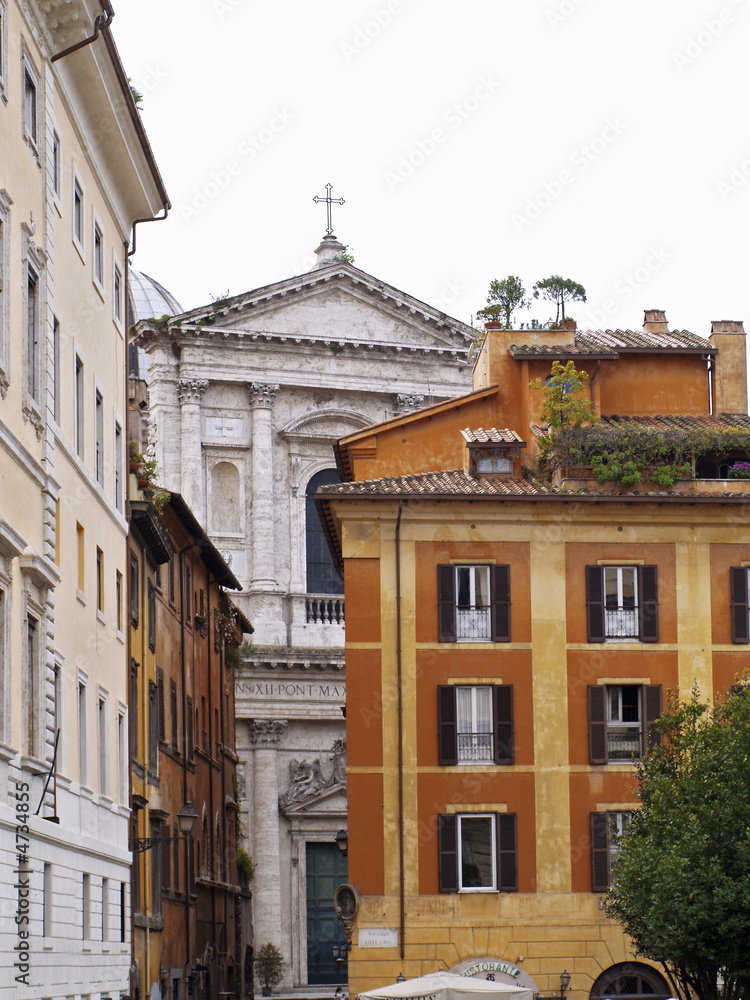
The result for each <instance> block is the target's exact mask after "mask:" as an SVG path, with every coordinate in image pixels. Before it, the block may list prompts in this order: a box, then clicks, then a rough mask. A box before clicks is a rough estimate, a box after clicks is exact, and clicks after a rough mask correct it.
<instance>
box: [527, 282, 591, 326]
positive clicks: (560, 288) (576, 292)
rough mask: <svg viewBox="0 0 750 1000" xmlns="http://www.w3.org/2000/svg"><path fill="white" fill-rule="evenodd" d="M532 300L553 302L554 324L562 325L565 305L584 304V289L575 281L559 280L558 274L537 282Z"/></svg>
mask: <svg viewBox="0 0 750 1000" xmlns="http://www.w3.org/2000/svg"><path fill="white" fill-rule="evenodd" d="M534 298H535V299H538V298H543V299H547V300H548V301H549V302H554V303H555V308H556V310H557V312H556V313H555V323H564V322H565V303H566V302H585V301H586V289H585V288H584V287H583V285H579V284H578V282H577V281H573V279H572V278H561V277H560V275H559V274H553V275H552V276H551V277H549V278H544V279H542V281H537V283H536V284H535V285H534Z"/></svg>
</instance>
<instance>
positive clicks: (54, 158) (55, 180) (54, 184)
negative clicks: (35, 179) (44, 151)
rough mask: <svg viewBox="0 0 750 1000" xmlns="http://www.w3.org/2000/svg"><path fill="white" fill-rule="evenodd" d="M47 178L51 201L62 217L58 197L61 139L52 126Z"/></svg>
mask: <svg viewBox="0 0 750 1000" xmlns="http://www.w3.org/2000/svg"><path fill="white" fill-rule="evenodd" d="M49 178H50V186H51V188H52V199H53V201H54V203H55V208H56V209H57V213H58V215H62V205H61V203H60V197H61V195H62V139H61V138H60V133H59V132H58V130H57V128H56V127H55V126H54V125H53V126H52V129H51V130H50V138H49Z"/></svg>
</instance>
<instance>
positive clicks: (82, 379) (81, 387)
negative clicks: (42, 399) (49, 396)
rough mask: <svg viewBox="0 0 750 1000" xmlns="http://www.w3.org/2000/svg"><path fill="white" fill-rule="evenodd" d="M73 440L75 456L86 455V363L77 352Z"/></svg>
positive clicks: (74, 358)
mask: <svg viewBox="0 0 750 1000" xmlns="http://www.w3.org/2000/svg"><path fill="white" fill-rule="evenodd" d="M73 403H74V407H73V410H74V412H73V421H74V424H73V439H74V445H75V453H76V455H77V456H78V457H79V458H80V459H81V461H83V459H84V458H85V455H86V362H85V361H84V358H83V355H82V354H81V352H80V351H79V350H77V349H76V350H75V351H74V353H73Z"/></svg>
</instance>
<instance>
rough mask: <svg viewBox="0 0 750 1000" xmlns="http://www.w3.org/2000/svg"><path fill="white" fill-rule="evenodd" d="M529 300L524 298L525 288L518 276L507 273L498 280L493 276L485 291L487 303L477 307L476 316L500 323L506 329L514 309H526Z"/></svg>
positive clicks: (510, 325)
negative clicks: (506, 275)
mask: <svg viewBox="0 0 750 1000" xmlns="http://www.w3.org/2000/svg"><path fill="white" fill-rule="evenodd" d="M530 304H531V300H530V299H527V298H526V289H525V288H524V287H523V282H522V281H521V279H520V278H516V277H514V276H513V275H512V274H509V275H508V277H507V278H503V280H502V281H499V280H498V279H497V278H494V279H493V280H492V281H491V282H490V290H489V291H488V292H487V305H486V306H485V307H484V309H479V310H478V312H477V316H479V317H481V319H484V320H489V321H490V322H492V323H502V324H503V326H504V327H505V329H506V330H511V329H512V328H513V327H512V316H513V313H514V311H515V310H516V309H528V308H529V306H530Z"/></svg>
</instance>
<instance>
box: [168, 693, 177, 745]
mask: <svg viewBox="0 0 750 1000" xmlns="http://www.w3.org/2000/svg"><path fill="white" fill-rule="evenodd" d="M169 721H170V725H171V727H172V733H171V737H172V749H173V750H174V751H177V739H178V732H177V685H176V684H175V682H174V681H170V682H169Z"/></svg>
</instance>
